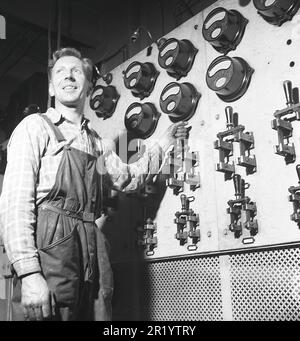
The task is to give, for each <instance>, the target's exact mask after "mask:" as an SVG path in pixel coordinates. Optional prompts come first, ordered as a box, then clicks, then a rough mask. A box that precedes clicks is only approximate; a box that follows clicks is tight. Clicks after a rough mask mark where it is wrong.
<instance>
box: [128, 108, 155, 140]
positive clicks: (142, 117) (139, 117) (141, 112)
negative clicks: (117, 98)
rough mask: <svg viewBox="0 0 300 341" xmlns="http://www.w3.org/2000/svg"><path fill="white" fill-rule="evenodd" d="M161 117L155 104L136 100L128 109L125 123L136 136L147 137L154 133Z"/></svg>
mask: <svg viewBox="0 0 300 341" xmlns="http://www.w3.org/2000/svg"><path fill="white" fill-rule="evenodd" d="M159 117H160V113H159V112H157V110H156V108H155V105H154V104H152V103H149V102H147V103H137V102H135V103H132V104H131V105H130V106H129V107H128V109H127V110H126V113H125V117H124V124H125V127H126V129H127V130H128V131H130V132H132V133H133V134H134V135H135V136H136V137H138V138H142V139H146V138H148V137H150V136H151V135H152V134H153V133H154V131H155V129H156V127H157V123H158V120H159Z"/></svg>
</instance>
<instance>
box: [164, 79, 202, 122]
mask: <svg viewBox="0 0 300 341" xmlns="http://www.w3.org/2000/svg"><path fill="white" fill-rule="evenodd" d="M200 97H201V94H200V93H199V92H198V91H197V90H196V88H195V87H194V86H193V85H192V84H190V83H177V82H172V83H169V84H168V85H167V86H166V87H165V88H164V89H163V91H162V93H161V95H160V100H159V104H160V108H161V110H162V111H163V112H164V113H166V114H168V115H169V118H170V120H171V121H172V122H178V121H181V120H189V119H190V118H191V117H192V116H193V115H194V113H195V110H196V107H197V104H198V101H199V99H200Z"/></svg>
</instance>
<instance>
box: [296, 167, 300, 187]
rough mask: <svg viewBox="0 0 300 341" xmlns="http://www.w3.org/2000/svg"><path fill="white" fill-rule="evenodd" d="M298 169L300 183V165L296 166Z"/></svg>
mask: <svg viewBox="0 0 300 341" xmlns="http://www.w3.org/2000/svg"><path fill="white" fill-rule="evenodd" d="M296 171H297V175H298V182H299V183H300V165H297V166H296Z"/></svg>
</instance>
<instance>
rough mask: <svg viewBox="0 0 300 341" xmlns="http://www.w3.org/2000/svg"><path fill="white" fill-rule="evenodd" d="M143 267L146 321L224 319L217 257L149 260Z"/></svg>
mask: <svg viewBox="0 0 300 341" xmlns="http://www.w3.org/2000/svg"><path fill="white" fill-rule="evenodd" d="M143 270H144V271H143V274H144V288H143V290H142V293H141V294H142V307H143V308H142V310H143V311H142V315H143V320H146V321H148V320H150V321H151V320H152V321H168V320H169V321H170V320H173V321H197V320H198V321H202V320H203V321H204V320H208V321H209V320H222V319H223V318H222V297H221V280H220V270H219V259H218V257H205V258H197V259H196V258H194V259H182V260H176V261H174V260H172V261H164V262H154V263H148V264H146V265H145V267H144V269H143Z"/></svg>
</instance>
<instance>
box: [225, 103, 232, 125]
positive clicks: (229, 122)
mask: <svg viewBox="0 0 300 341" xmlns="http://www.w3.org/2000/svg"><path fill="white" fill-rule="evenodd" d="M225 114H226V122H227V128H232V127H233V109H232V107H230V106H227V107H226V108H225Z"/></svg>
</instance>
